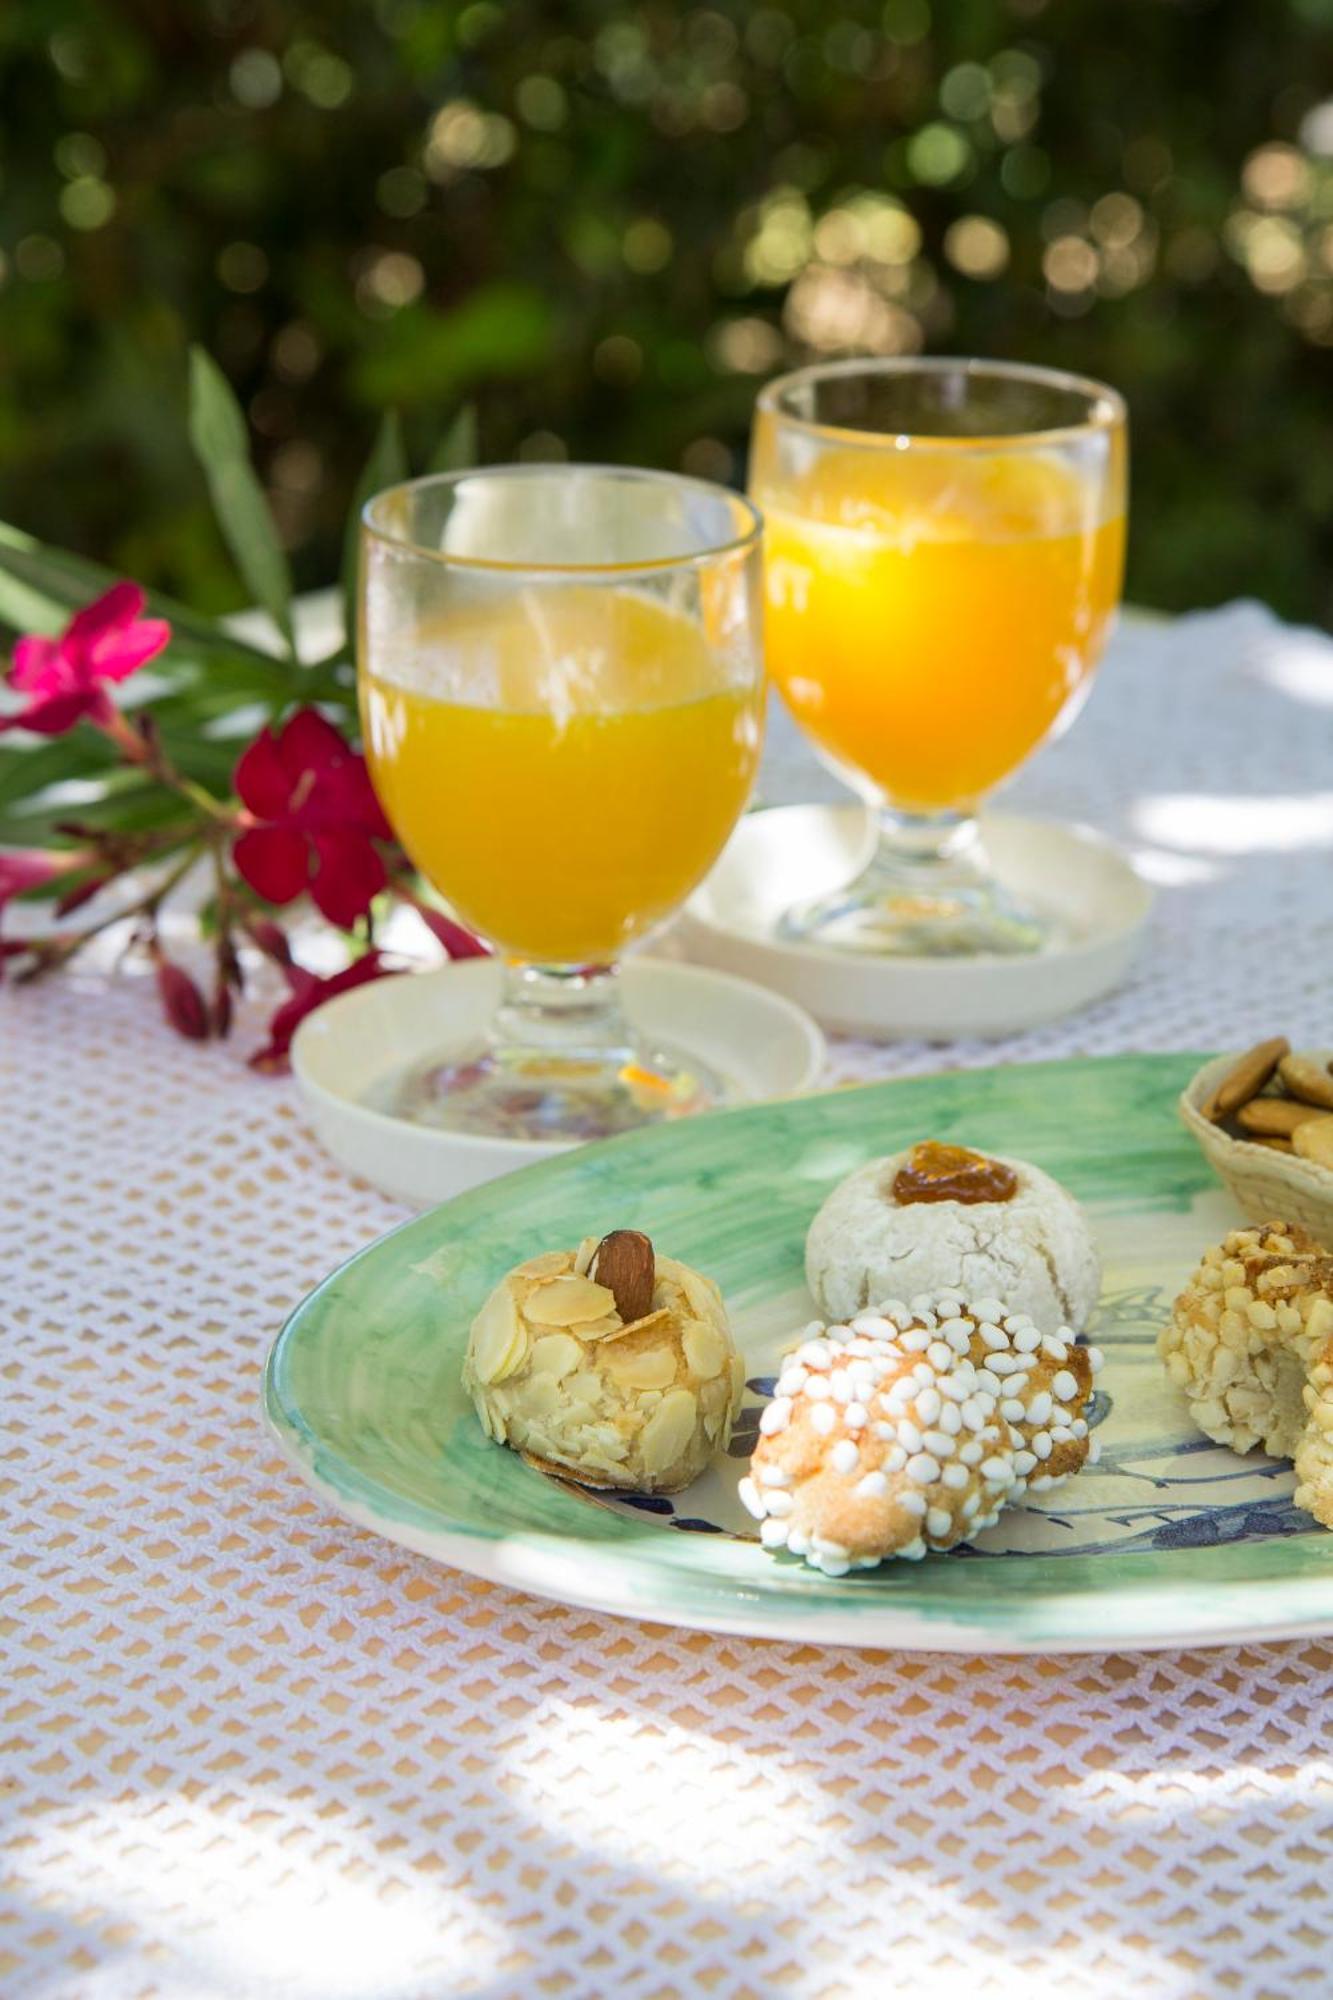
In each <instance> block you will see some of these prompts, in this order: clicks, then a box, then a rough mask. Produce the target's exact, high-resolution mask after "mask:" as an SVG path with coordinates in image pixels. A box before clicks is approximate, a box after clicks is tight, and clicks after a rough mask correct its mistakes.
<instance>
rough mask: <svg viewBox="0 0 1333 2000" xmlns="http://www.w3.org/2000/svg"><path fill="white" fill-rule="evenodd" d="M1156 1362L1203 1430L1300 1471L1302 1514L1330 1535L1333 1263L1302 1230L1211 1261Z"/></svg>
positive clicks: (1246, 1236)
mask: <svg viewBox="0 0 1333 2000" xmlns="http://www.w3.org/2000/svg"><path fill="white" fill-rule="evenodd" d="M1158 1352H1159V1354H1160V1355H1161V1357H1162V1360H1163V1361H1164V1362H1165V1364H1166V1372H1167V1374H1168V1375H1169V1376H1170V1378H1171V1380H1172V1381H1173V1382H1174V1383H1176V1384H1177V1386H1178V1387H1180V1388H1182V1389H1183V1390H1184V1391H1185V1393H1186V1395H1187V1396H1188V1397H1189V1404H1190V1415H1191V1416H1192V1417H1193V1419H1194V1421H1195V1423H1196V1424H1197V1425H1198V1426H1199V1429H1200V1430H1201V1431H1203V1432H1204V1433H1205V1435H1206V1436H1208V1437H1210V1438H1212V1439H1213V1440H1214V1441H1215V1442H1216V1443H1217V1444H1225V1445H1230V1446H1231V1448H1232V1450H1233V1451H1242V1452H1243V1451H1251V1450H1253V1448H1254V1446H1255V1445H1262V1446H1263V1448H1264V1450H1265V1451H1266V1452H1267V1453H1268V1454H1269V1455H1270V1457H1273V1458H1290V1459H1293V1460H1294V1461H1295V1466H1296V1478H1297V1482H1298V1483H1297V1488H1296V1495H1295V1499H1296V1504H1297V1506H1298V1507H1303V1508H1305V1509H1306V1510H1307V1512H1309V1513H1311V1514H1313V1515H1314V1517H1315V1519H1316V1520H1318V1521H1321V1522H1322V1523H1323V1524H1324V1526H1325V1527H1333V1254H1330V1252H1329V1251H1327V1250H1325V1249H1324V1248H1323V1247H1322V1246H1321V1245H1320V1244H1319V1243H1317V1242H1316V1241H1315V1239H1314V1237H1313V1236H1311V1235H1309V1234H1308V1232H1307V1231H1305V1230H1304V1229H1301V1228H1300V1227H1298V1226H1297V1225H1296V1224H1294V1223H1286V1222H1269V1223H1265V1224H1264V1225H1262V1227H1259V1228H1253V1229H1233V1230H1232V1231H1231V1233H1230V1235H1229V1236H1227V1237H1226V1239H1225V1240H1224V1241H1223V1242H1222V1243H1219V1244H1216V1245H1215V1246H1214V1247H1213V1248H1212V1249H1210V1250H1206V1251H1205V1252H1204V1256H1203V1260H1202V1262H1201V1263H1200V1264H1199V1266H1198V1268H1197V1270H1195V1271H1194V1272H1193V1274H1192V1275H1191V1277H1190V1279H1189V1282H1188V1283H1187V1284H1186V1286H1185V1289H1184V1290H1183V1291H1182V1292H1181V1294H1180V1297H1179V1298H1178V1299H1177V1300H1176V1302H1175V1306H1174V1307H1173V1309H1172V1314H1171V1320H1170V1323H1169V1324H1168V1325H1167V1326H1165V1327H1163V1329H1162V1332H1161V1335H1160V1337H1159V1340H1158Z"/></svg>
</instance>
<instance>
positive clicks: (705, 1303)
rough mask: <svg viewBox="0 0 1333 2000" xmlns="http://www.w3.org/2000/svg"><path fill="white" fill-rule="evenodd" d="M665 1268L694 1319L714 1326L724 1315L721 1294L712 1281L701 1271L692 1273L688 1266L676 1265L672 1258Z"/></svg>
mask: <svg viewBox="0 0 1333 2000" xmlns="http://www.w3.org/2000/svg"><path fill="white" fill-rule="evenodd" d="M667 1268H668V1270H669V1272H670V1275H671V1276H672V1277H673V1278H674V1279H675V1280H676V1283H677V1284H678V1285H679V1286H680V1288H681V1290H682V1291H683V1292H684V1294H685V1297H686V1298H687V1299H688V1301H689V1306H690V1311H691V1312H692V1313H693V1314H694V1317H695V1318H696V1319H702V1320H709V1321H711V1322H712V1323H713V1325H715V1326H716V1325H717V1323H718V1321H719V1320H721V1319H723V1318H724V1317H725V1315H724V1312H723V1307H722V1294H721V1293H720V1292H719V1291H718V1288H717V1286H716V1285H715V1284H714V1283H713V1281H712V1279H711V1278H705V1277H704V1275H703V1273H702V1272H701V1271H692V1270H691V1269H690V1267H689V1265H688V1264H678V1263H677V1262H676V1261H675V1259H674V1258H673V1259H672V1260H671V1261H670V1263H669V1264H668V1267H667Z"/></svg>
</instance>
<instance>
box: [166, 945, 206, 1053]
mask: <svg viewBox="0 0 1333 2000" xmlns="http://www.w3.org/2000/svg"><path fill="white" fill-rule="evenodd" d="M155 962H156V977H157V991H158V997H159V999H160V1000H161V1002H162V1012H163V1013H164V1014H165V1015H166V1017H167V1020H168V1021H169V1022H170V1024H171V1026H172V1027H173V1028H174V1029H175V1030H176V1033H177V1034H178V1035H184V1036H185V1038H186V1040H187V1041H190V1042H206V1041H207V1040H208V1037H209V1034H210V1032H211V1029H210V1024H209V1015H208V1005H207V1002H206V1001H205V999H204V996H203V994H202V993H201V992H200V991H199V988H198V987H197V986H196V985H195V983H194V981H193V980H192V979H191V977H190V975H189V973H188V972H186V971H185V970H184V969H183V968H182V967H181V966H179V965H176V964H175V963H174V962H173V961H172V960H171V959H169V958H166V957H164V955H163V954H162V953H161V952H160V951H159V952H157V953H156V954H155Z"/></svg>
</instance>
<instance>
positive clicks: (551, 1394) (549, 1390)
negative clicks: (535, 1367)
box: [520, 1334, 565, 1418]
mask: <svg viewBox="0 0 1333 2000" xmlns="http://www.w3.org/2000/svg"><path fill="white" fill-rule="evenodd" d="M560 1337H561V1336H560V1335H559V1334H557V1335H555V1336H554V1338H556V1339H559V1338H560ZM520 1394H521V1397H522V1408H521V1414H522V1416H523V1417H524V1418H529V1417H553V1416H554V1415H555V1413H556V1411H557V1410H560V1409H563V1408H564V1402H565V1398H564V1392H563V1390H562V1389H561V1387H560V1384H559V1382H558V1381H557V1379H556V1377H555V1376H554V1375H529V1376H528V1378H527V1380H526V1381H525V1382H524V1384H523V1387H522V1390H521V1391H520Z"/></svg>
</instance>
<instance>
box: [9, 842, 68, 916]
mask: <svg viewBox="0 0 1333 2000" xmlns="http://www.w3.org/2000/svg"><path fill="white" fill-rule="evenodd" d="M81 858H82V857H81V856H78V855H71V854H70V853H69V852H68V851H67V850H64V849H61V848H49V847H8V848H4V849H0V910H2V909H3V908H4V906H5V904H6V903H7V902H8V901H9V900H10V898H11V897H12V896H21V895H22V894H23V892H24V890H25V889H38V888H40V887H41V885H42V883H43V882H52V881H54V880H55V878H56V876H57V875H65V874H68V872H69V870H70V868H71V867H75V868H77V867H78V866H79V865H80V861H81Z"/></svg>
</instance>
